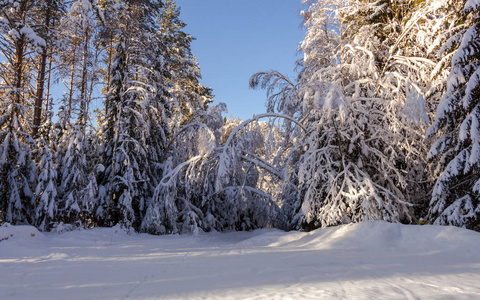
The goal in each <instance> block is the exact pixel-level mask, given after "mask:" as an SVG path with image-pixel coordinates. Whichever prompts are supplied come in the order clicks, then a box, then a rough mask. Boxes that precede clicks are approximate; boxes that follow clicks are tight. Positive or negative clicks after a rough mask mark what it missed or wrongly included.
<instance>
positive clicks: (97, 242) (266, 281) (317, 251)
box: [0, 222, 480, 299]
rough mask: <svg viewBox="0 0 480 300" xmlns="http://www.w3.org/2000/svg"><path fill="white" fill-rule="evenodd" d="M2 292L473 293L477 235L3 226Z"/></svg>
mask: <svg viewBox="0 0 480 300" xmlns="http://www.w3.org/2000/svg"><path fill="white" fill-rule="evenodd" d="M0 240H1V242H0V270H1V273H0V274H1V275H0V276H1V280H0V295H2V296H1V298H2V299H480V284H479V282H480V255H478V253H479V252H478V251H479V249H480V234H479V233H477V232H473V231H469V230H466V229H460V228H456V227H442V226H427V225H425V226H412V225H410V226H408V225H400V224H390V223H386V222H366V223H361V224H350V225H344V226H339V227H331V228H326V229H319V230H316V231H313V232H309V233H305V232H283V231H280V230H276V229H262V230H256V231H253V232H231V233H203V234H199V235H195V236H192V235H182V236H179V235H169V236H152V235H147V234H127V233H126V232H124V231H122V230H121V229H119V228H118V227H117V228H96V229H89V230H82V231H71V232H66V233H62V234H57V233H39V232H38V231H37V230H36V229H34V228H33V227H28V226H2V227H0Z"/></svg>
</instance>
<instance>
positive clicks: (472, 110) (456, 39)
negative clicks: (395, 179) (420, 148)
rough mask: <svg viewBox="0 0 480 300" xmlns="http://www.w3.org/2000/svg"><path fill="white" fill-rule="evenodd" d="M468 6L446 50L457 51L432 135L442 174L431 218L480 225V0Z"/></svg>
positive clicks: (447, 52) (433, 153)
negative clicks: (434, 139)
mask: <svg viewBox="0 0 480 300" xmlns="http://www.w3.org/2000/svg"><path fill="white" fill-rule="evenodd" d="M460 5H461V7H462V8H463V10H462V11H461V13H460V14H459V15H458V16H459V17H458V19H457V20H456V21H455V23H454V24H452V25H453V26H451V27H448V28H447V29H448V30H449V31H451V33H450V36H451V37H450V38H449V39H448V41H447V42H446V43H445V44H444V45H443V47H442V48H441V51H440V55H443V56H444V57H448V56H452V55H453V56H452V58H451V70H450V74H449V76H448V80H447V90H446V92H445V94H444V95H443V97H442V99H441V101H440V104H439V106H438V109H437V114H436V118H435V121H434V123H433V124H432V126H431V127H430V128H429V130H428V132H427V137H435V138H436V142H435V143H434V144H433V146H432V148H431V149H430V152H429V154H428V158H429V159H431V160H435V161H437V163H438V168H437V170H438V171H439V173H440V176H439V177H438V179H437V181H436V183H435V187H434V190H433V193H432V199H431V202H430V210H429V218H430V220H431V221H433V222H434V223H435V224H442V225H455V226H462V227H466V228H470V229H475V230H480V225H479V224H480V201H479V199H480V175H479V174H480V125H479V124H480V102H479V100H480V64H479V61H480V60H479V58H480V2H479V1H476V0H468V1H459V2H457V3H454V4H453V9H455V8H456V7H455V6H460Z"/></svg>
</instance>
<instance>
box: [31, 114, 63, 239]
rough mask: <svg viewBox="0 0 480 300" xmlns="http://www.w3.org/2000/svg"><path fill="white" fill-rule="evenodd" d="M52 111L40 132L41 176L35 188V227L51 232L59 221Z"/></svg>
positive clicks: (38, 157)
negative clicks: (53, 151)
mask: <svg viewBox="0 0 480 300" xmlns="http://www.w3.org/2000/svg"><path fill="white" fill-rule="evenodd" d="M51 115H52V113H51V111H47V112H46V120H45V122H43V124H42V127H41V128H40V130H39V138H38V139H37V153H36V157H37V159H38V160H39V162H38V163H37V165H38V170H39V175H38V179H37V187H36V188H35V198H36V213H35V225H36V226H37V228H38V229H39V230H41V231H49V230H50V229H51V228H52V227H53V225H54V223H55V222H56V220H57V208H58V204H57V198H58V197H57V168H56V165H55V159H54V156H53V153H52V149H53V148H54V147H53V146H52V145H51V143H52V142H53V140H52V131H53V124H52V122H51Z"/></svg>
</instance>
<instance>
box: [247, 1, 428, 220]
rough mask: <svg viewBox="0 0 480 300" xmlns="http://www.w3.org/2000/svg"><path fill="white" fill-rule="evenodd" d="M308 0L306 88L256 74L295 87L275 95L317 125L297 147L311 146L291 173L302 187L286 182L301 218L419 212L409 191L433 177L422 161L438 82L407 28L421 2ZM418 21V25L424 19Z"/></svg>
mask: <svg viewBox="0 0 480 300" xmlns="http://www.w3.org/2000/svg"><path fill="white" fill-rule="evenodd" d="M305 2H308V3H309V4H310V7H309V9H308V10H307V11H306V12H305V25H306V27H307V35H306V38H305V40H304V41H303V43H302V45H301V49H302V50H303V51H304V52H305V55H304V59H303V60H302V61H301V62H300V65H301V67H302V69H301V71H300V74H299V76H298V83H297V84H290V85H291V86H296V85H298V88H297V89H298V92H297V95H298V96H297V97H298V98H297V99H296V100H294V101H292V100H290V99H291V97H287V96H286V95H287V92H288V90H286V89H284V88H283V87H282V86H281V85H278V83H279V82H282V81H279V80H278V79H275V80H273V78H276V77H278V78H280V77H279V76H272V74H268V73H259V74H257V75H256V76H257V80H256V82H268V81H269V80H270V82H271V84H272V86H273V87H278V88H279V93H278V95H285V97H277V98H271V99H269V102H270V103H271V102H272V100H275V99H282V101H285V104H283V103H282V102H280V104H275V106H276V107H278V109H279V112H282V113H286V114H288V113H291V112H290V111H289V109H288V107H300V108H301V110H302V111H301V113H300V114H299V116H301V120H302V122H304V125H305V127H307V128H309V132H308V134H307V135H305V136H304V138H303V139H299V141H301V144H300V146H299V147H297V149H299V150H303V151H305V153H302V151H296V152H293V153H296V154H295V155H296V156H297V157H298V163H297V166H298V167H297V170H295V169H294V171H293V172H291V176H292V180H291V181H290V182H291V183H292V184H295V185H297V186H298V191H296V190H295V189H292V188H290V191H289V190H288V189H287V190H286V191H285V195H286V196H288V197H287V202H286V203H285V204H284V206H285V207H286V208H288V209H290V210H291V211H290V213H289V215H288V216H289V219H290V222H291V226H292V227H294V228H304V229H314V228H317V227H319V226H331V225H337V224H342V223H349V222H359V221H362V220H367V219H382V220H388V221H392V222H407V223H408V222H412V221H413V219H414V217H413V212H412V208H411V206H412V205H411V203H410V202H411V201H412V199H413V197H416V195H415V194H416V193H414V192H409V191H411V190H412V188H414V187H415V186H416V185H417V183H416V182H417V181H418V179H419V178H424V177H428V176H427V175H426V174H425V173H426V172H425V170H424V168H423V166H422V164H424V163H425V162H422V161H421V160H422V158H423V157H424V155H423V154H424V153H426V149H427V148H426V147H425V145H424V144H423V143H422V142H421V139H422V138H421V137H422V136H423V130H424V128H425V125H426V124H427V122H428V112H427V111H426V108H425V105H424V101H423V100H424V94H425V93H426V91H428V89H429V82H428V81H429V80H428V78H427V77H428V76H424V75H423V73H426V71H425V69H426V70H428V69H433V67H432V66H431V65H432V64H431V63H430V62H425V61H424V60H422V59H421V58H416V57H414V56H415V55H416V54H414V53H413V50H411V49H410V48H409V47H408V43H406V42H405V40H404V37H405V36H407V34H406V32H407V28H403V27H402V26H403V25H404V24H406V23H408V21H409V19H408V18H410V17H411V16H412V14H411V12H410V9H411V8H413V7H414V6H415V5H414V3H412V5H409V6H404V5H397V4H398V3H397V2H396V1H393V2H390V1H376V2H369V1H360V0H359V1H340V0H324V1H313V2H312V1H305ZM411 23H412V24H413V27H415V24H416V21H412V22H411ZM404 44H407V47H399V45H402V46H403V45H404ZM403 50H404V51H403ZM424 65H427V66H426V67H425V66H424ZM262 80H263V81H262ZM262 85H265V84H263V83H262ZM292 104H293V105H292ZM267 106H269V107H270V106H272V105H271V104H268V105H267ZM419 141H420V142H419ZM292 158H293V157H292ZM425 186H426V187H427V188H428V182H427V183H426V185H425ZM420 190H425V188H423V189H420ZM426 193H428V189H427V191H426ZM287 213H288V212H287Z"/></svg>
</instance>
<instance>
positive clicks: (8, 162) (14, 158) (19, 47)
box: [0, 0, 45, 223]
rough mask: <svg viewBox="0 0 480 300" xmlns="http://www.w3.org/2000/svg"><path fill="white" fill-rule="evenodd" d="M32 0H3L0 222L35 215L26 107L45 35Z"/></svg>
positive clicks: (25, 220)
mask: <svg viewBox="0 0 480 300" xmlns="http://www.w3.org/2000/svg"><path fill="white" fill-rule="evenodd" d="M35 5H36V3H35V2H34V1H27V0H25V1H1V2H0V14H1V17H0V35H1V38H0V51H1V54H2V55H3V56H4V57H5V59H6V61H5V62H2V63H1V65H0V68H1V70H0V74H1V75H0V76H2V77H1V79H2V82H1V84H2V85H1V89H2V92H1V93H0V95H1V97H2V99H1V101H0V174H1V180H0V181H1V182H0V222H2V223H3V222H12V223H30V222H32V216H33V215H34V213H33V212H34V204H35V201H34V198H33V192H32V187H33V183H34V180H35V175H36V174H35V164H34V161H33V160H32V152H31V149H33V148H34V147H35V143H34V141H33V139H32V137H31V136H30V132H31V130H30V129H31V123H30V121H29V117H28V110H29V109H30V107H31V104H30V100H31V99H32V95H31V94H30V92H29V91H30V78H31V72H30V71H31V69H30V66H31V65H32V62H33V57H34V54H35V51H37V52H40V51H41V48H42V47H45V40H43V39H42V38H40V37H39V36H38V34H37V33H36V32H35V31H34V28H36V26H34V25H35V19H34V9H35Z"/></svg>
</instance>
